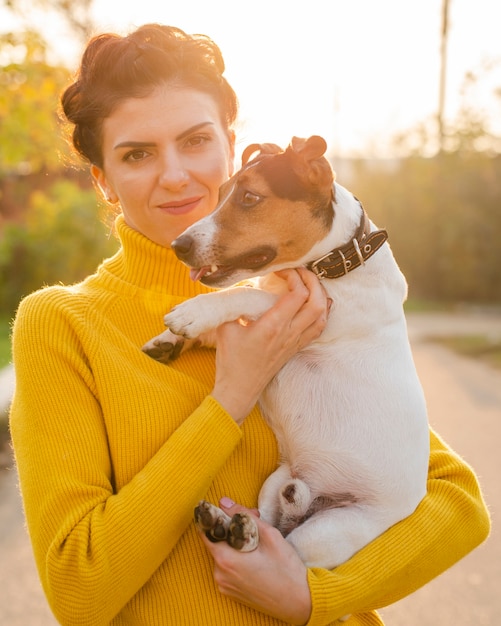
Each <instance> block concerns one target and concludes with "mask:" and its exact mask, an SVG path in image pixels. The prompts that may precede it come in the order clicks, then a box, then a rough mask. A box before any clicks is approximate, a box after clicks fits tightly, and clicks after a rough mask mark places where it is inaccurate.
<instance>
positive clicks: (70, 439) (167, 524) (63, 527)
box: [10, 299, 242, 626]
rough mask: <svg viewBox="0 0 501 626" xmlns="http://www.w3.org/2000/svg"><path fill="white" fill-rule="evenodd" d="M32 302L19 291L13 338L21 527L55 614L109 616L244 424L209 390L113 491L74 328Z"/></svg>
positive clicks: (173, 538)
mask: <svg viewBox="0 0 501 626" xmlns="http://www.w3.org/2000/svg"><path fill="white" fill-rule="evenodd" d="M41 308H42V307H40V306H38V308H37V315H36V316H35V315H34V314H33V311H32V309H33V305H30V302H29V299H28V302H26V301H25V302H24V304H22V305H21V307H20V310H19V312H18V316H17V318H16V324H15V328H14V336H13V352H14V361H15V368H16V379H17V382H16V391H15V397H14V400H13V404H12V409H11V420H10V425H11V433H12V440H13V444H14V449H15V453H16V462H17V467H18V472H19V477H20V485H21V490H22V493H23V501H24V506H25V514H26V518H27V522H28V529H29V533H30V538H31V542H32V545H33V550H34V554H35V559H36V562H37V567H38V571H39V575H40V578H41V581H42V584H43V587H44V590H45V593H46V595H47V598H48V601H49V603H50V605H51V608H52V610H53V612H54V614H55V615H56V617H57V618H58V619H59V620H60V621H61V623H64V624H76V623H79V624H80V623H85V624H87V625H89V626H90V625H91V624H106V623H109V622H110V621H111V620H112V619H113V617H114V616H115V615H116V614H117V613H118V612H119V611H120V610H121V609H122V608H123V607H124V606H125V604H126V603H127V602H128V601H129V600H130V599H131V598H132V597H133V596H134V594H135V593H136V592H137V591H138V590H139V589H140V588H141V587H142V586H143V585H144V584H145V583H146V582H147V581H148V580H149V579H150V577H151V576H152V574H153V573H154V572H155V570H156V569H157V568H158V567H159V566H160V564H161V563H162V562H163V561H164V560H165V559H166V558H167V557H168V556H169V554H170V552H171V551H172V550H173V549H174V547H175V545H176V543H177V542H178V540H179V538H180V536H181V535H182V534H183V532H184V531H185V530H186V528H187V526H188V525H189V523H190V522H191V520H192V511H193V504H194V502H196V501H197V500H198V499H200V498H202V497H204V495H205V493H206V492H207V489H208V488H209V486H210V484H211V482H212V480H213V478H214V476H215V474H216V473H217V472H218V470H219V469H220V467H221V466H222V465H223V464H224V463H225V461H226V459H227V458H228V457H229V456H230V455H231V453H232V452H233V451H234V449H235V447H236V446H237V444H238V443H239V442H240V440H241V437H242V433H241V430H240V428H239V427H238V426H237V425H236V424H235V422H234V421H233V420H232V419H231V417H230V416H229V415H227V414H226V413H225V412H224V410H223V409H222V408H221V406H220V405H219V404H218V403H217V402H216V401H215V400H214V399H213V398H211V397H210V396H208V397H206V398H205V400H203V401H202V403H201V404H200V406H198V408H196V409H195V410H194V411H193V413H192V414H191V415H187V416H186V419H185V420H184V422H183V423H182V424H181V426H180V427H179V428H178V429H177V430H176V431H175V432H174V433H173V434H172V436H171V437H169V439H168V440H167V441H166V442H165V443H164V445H163V446H162V447H161V448H160V449H159V450H158V451H157V452H156V454H154V455H153V456H152V458H151V459H150V461H149V462H148V463H147V464H146V465H145V466H144V468H143V469H142V470H141V471H140V472H139V473H138V474H136V475H135V477H134V478H133V479H132V480H131V481H130V482H129V483H128V484H126V485H125V486H124V487H122V488H121V489H120V490H118V491H117V490H115V489H114V488H113V472H112V468H111V467H110V455H109V449H108V441H107V435H106V431H105V428H104V425H103V417H102V411H101V407H100V404H99V402H98V400H97V397H96V391H95V389H94V388H93V379H92V373H91V371H90V367H89V364H88V362H87V360H86V357H85V355H84V354H83V352H82V348H81V346H80V344H79V340H78V338H77V337H76V336H75V333H74V332H73V331H72V329H71V327H68V326H67V325H66V326H65V325H64V324H62V323H61V320H60V318H61V316H60V315H59V318H58V313H57V311H56V312H55V311H53V310H52V311H47V312H46V313H43V314H41V313H40V309H41ZM45 308H50V307H45ZM34 324H36V325H37V329H36V331H34V330H33V325H34ZM54 333H58V334H59V335H60V336H61V337H60V338H61V340H60V341H57V342H55V341H54V340H53V339H51V336H52V335H53V334H54ZM165 410H166V411H168V410H169V409H168V405H167V404H166V408H165ZM70 598H71V600H70ZM82 615H85V622H81V621H78V620H79V619H80V618H79V617H78V616H82Z"/></svg>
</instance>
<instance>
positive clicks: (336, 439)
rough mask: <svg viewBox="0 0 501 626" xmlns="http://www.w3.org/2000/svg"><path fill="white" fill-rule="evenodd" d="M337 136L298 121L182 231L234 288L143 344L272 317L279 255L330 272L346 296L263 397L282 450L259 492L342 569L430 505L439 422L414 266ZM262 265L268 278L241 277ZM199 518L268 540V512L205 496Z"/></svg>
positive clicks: (334, 289) (273, 517) (310, 546)
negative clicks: (334, 147) (427, 374)
mask: <svg viewBox="0 0 501 626" xmlns="http://www.w3.org/2000/svg"><path fill="white" fill-rule="evenodd" d="M326 149H327V145H326V142H325V140H324V139H323V138H321V137H318V136H313V137H310V138H308V139H300V138H297V137H294V138H293V139H292V141H291V143H290V145H289V146H288V147H287V149H285V150H282V149H281V148H280V147H278V146H276V145H274V144H253V145H251V146H249V147H248V148H246V150H245V151H244V152H243V154H242V169H241V170H240V171H238V172H237V173H236V174H235V175H234V176H232V177H231V178H230V179H229V180H228V181H227V182H226V183H225V184H224V185H222V187H221V190H220V200H219V203H218V206H217V207H216V209H215V210H214V211H213V212H212V213H211V214H210V215H208V216H206V217H204V218H203V219H201V220H200V221H198V222H196V223H195V224H193V225H192V226H190V227H189V228H188V229H187V230H185V231H184V233H182V234H181V235H180V236H179V237H178V238H177V239H176V240H175V241H174V242H173V243H172V248H173V249H174V251H175V253H176V255H177V256H178V257H179V259H181V260H182V261H183V262H184V263H185V264H187V265H188V266H189V267H191V268H192V269H191V276H192V278H193V279H194V280H200V281H201V282H202V283H204V284H205V285H209V286H211V287H222V288H224V289H221V290H219V291H214V292H213V293H209V294H203V295H199V296H197V297H195V298H192V299H190V300H187V301H185V302H184V303H182V304H180V305H178V306H176V307H175V308H174V309H172V311H170V312H169V313H168V314H167V315H166V316H165V320H164V321H165V324H166V326H167V327H168V330H167V331H165V332H164V333H162V334H161V335H159V336H158V337H155V338H153V339H152V340H151V341H149V342H148V343H147V344H146V345H145V346H143V350H144V351H145V352H146V353H147V354H149V355H150V356H152V357H153V358H155V359H157V360H159V361H161V362H164V363H168V362H169V361H170V360H172V359H173V358H177V357H178V356H179V354H180V353H181V352H182V351H184V350H186V349H188V348H189V347H190V346H191V345H192V344H193V343H194V342H197V344H200V342H201V343H202V345H212V342H213V332H211V331H213V329H214V328H216V327H217V326H219V325H220V324H222V323H224V322H227V321H231V320H236V319H239V318H246V319H249V320H253V319H257V318H258V317H259V316H260V315H262V314H263V313H264V312H265V311H266V310H268V309H269V308H270V307H271V306H272V305H273V303H274V302H275V301H276V299H277V298H278V297H279V295H280V293H282V292H284V291H285V287H284V285H285V283H284V281H283V280H281V279H279V278H278V277H277V276H276V275H275V274H274V272H276V271H278V270H281V269H285V268H296V267H306V268H309V269H310V270H311V271H313V272H315V273H316V274H317V275H318V276H319V277H320V279H321V280H322V282H323V286H324V288H325V291H326V293H327V295H328V297H329V298H331V299H332V301H333V305H332V307H331V311H330V314H329V318H328V322H327V325H326V327H325V329H324V331H323V333H322V334H321V336H320V337H319V338H318V339H317V340H316V341H314V342H313V343H312V344H311V345H309V346H308V347H306V348H305V349H303V350H302V351H300V352H298V353H297V354H296V355H295V356H294V357H293V358H291V359H290V360H289V361H288V362H287V363H286V365H284V367H283V368H282V369H281V370H280V372H279V373H278V374H277V375H276V376H275V378H274V379H273V380H272V381H271V382H270V383H269V385H268V386H267V388H266V389H265V391H264V392H263V394H262V396H261V398H260V401H259V404H260V408H261V411H262V414H263V416H264V418H265V419H266V420H267V421H268V423H269V424H270V426H271V428H272V429H273V431H274V433H275V436H276V439H277V443H278V446H279V452H280V459H281V461H280V465H279V467H278V468H277V469H276V471H275V472H273V473H272V474H271V475H270V476H269V477H268V478H267V480H266V481H265V483H264V484H263V486H262V489H261V492H260V494H259V501H258V507H259V511H260V516H261V518H262V519H264V520H265V521H267V522H269V523H270V524H273V525H274V526H275V527H277V528H278V529H280V531H281V532H282V534H283V535H284V536H285V537H286V539H287V540H288V541H289V542H290V543H291V544H292V545H293V546H294V548H295V549H296V550H297V552H298V553H299V556H300V557H301V559H302V560H303V562H304V563H305V564H306V566H308V567H325V568H328V569H332V568H334V567H336V566H338V565H340V564H341V563H343V562H345V561H346V560H347V559H349V558H350V557H351V556H352V555H353V554H355V553H356V552H358V551H359V550H360V549H361V548H363V547H364V546H365V545H367V544H368V543H369V542H371V541H372V540H373V539H375V538H376V537H377V536H379V535H380V534H381V533H383V532H384V531H385V530H387V529H388V528H389V527H390V526H392V525H393V524H395V523H397V522H399V521H400V520H402V519H404V518H405V517H407V516H408V515H410V514H411V513H412V512H413V511H414V510H415V509H416V507H417V506H418V504H419V503H420V501H421V500H422V498H423V497H424V495H425V493H426V481H427V471H428V460H429V431H428V418H427V411H426V403H425V398H424V395H423V391H422V387H421V384H420V381H419V378H418V375H417V372H416V369H415V366H414V362H413V358H412V353H411V348H410V345H409V340H408V335H407V327H406V321H405V316H404V312H403V302H404V301H405V299H406V297H407V283H406V280H405V278H404V276H403V274H402V272H401V271H400V269H399V267H398V265H397V263H396V261H395V259H394V257H393V254H392V251H391V249H390V246H389V244H388V242H387V233H386V231H385V230H379V229H378V228H377V227H376V226H375V225H374V224H373V223H372V222H371V221H370V219H369V218H368V216H367V214H366V212H365V210H364V208H363V207H362V205H361V203H360V202H359V201H358V200H357V199H356V198H355V197H354V196H353V194H351V193H350V192H349V191H348V190H346V189H345V188H344V187H342V186H341V185H339V184H338V183H337V182H336V181H335V175H334V172H333V170H332V168H331V166H330V164H329V161H328V160H327V158H326V157H325V152H326ZM256 153H257V154H256ZM250 157H252V158H250ZM249 279H256V281H255V284H254V288H249V287H248V286H246V285H242V284H241V285H236V286H234V285H235V284H236V283H239V282H242V281H246V280H249ZM195 518H196V521H197V523H198V524H199V526H200V527H201V528H202V529H203V530H204V531H205V532H206V533H207V536H209V538H211V539H212V540H213V541H219V540H226V541H228V542H229V543H230V545H233V546H234V547H235V548H236V549H239V550H244V551H248V550H253V549H255V548H256V547H257V545H258V542H259V537H258V533H257V526H256V523H255V520H254V518H253V517H252V515H247V514H241V515H240V514H239V515H237V516H235V517H234V518H232V519H230V518H229V516H227V515H226V514H225V513H224V512H223V511H222V510H221V509H219V508H218V507H216V506H214V505H213V504H211V503H209V502H206V501H202V502H200V503H199V505H198V506H197V508H196V509H195Z"/></svg>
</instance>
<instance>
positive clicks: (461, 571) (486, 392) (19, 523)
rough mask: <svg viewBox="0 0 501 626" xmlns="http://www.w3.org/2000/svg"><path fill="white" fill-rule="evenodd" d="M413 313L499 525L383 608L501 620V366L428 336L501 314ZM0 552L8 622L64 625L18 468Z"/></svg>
mask: <svg viewBox="0 0 501 626" xmlns="http://www.w3.org/2000/svg"><path fill="white" fill-rule="evenodd" d="M408 319H409V334H410V337H411V341H412V345H413V350H414V356H415V360H416V365H417V368H418V371H419V374H420V377H421V381H422V383H423V387H424V389H425V393H426V397H427V401H428V407H429V413H430V422H431V424H432V426H433V427H434V428H435V429H436V430H438V432H440V434H441V435H442V436H443V437H444V438H445V439H446V440H447V441H448V442H449V444H450V445H451V446H452V447H453V448H455V449H456V450H457V451H458V452H459V453H461V454H462V456H463V457H464V458H465V459H466V460H467V461H468V462H469V463H470V464H471V465H472V466H473V467H474V468H475V470H476V471H477V473H478V475H479V476H480V480H481V483H482V486H483V490H484V493H485V497H486V500H487V502H488V504H489V507H490V510H491V514H492V518H493V532H492V535H491V537H490V538H489V540H488V541H487V542H486V543H485V544H484V545H483V546H481V547H480V548H478V549H477V550H476V551H474V552H473V553H471V554H470V555H468V556H467V557H466V558H465V559H463V560H462V561H461V562H460V563H458V564H456V565H455V566H454V567H453V568H451V569H450V570H448V571H447V572H446V573H445V574H443V575H442V576H440V577H439V578H437V579H436V580H434V581H432V582H431V583H429V584H428V585H427V586H426V587H424V588H423V589H421V590H419V591H418V592H416V593H415V594H413V595H412V596H410V597H409V598H406V599H404V600H402V601H401V602H399V603H397V604H395V605H393V606H391V607H388V608H386V609H385V610H384V611H383V612H382V613H383V615H384V617H385V621H386V623H387V625H388V626H432V625H433V626H472V625H475V626H499V625H500V624H501V594H500V593H499V585H500V583H501V531H500V530H499V527H498V524H497V521H498V520H499V517H500V515H501V490H500V489H499V476H501V455H500V453H499V442H500V441H501V373H500V372H499V371H496V370H494V369H491V368H489V367H488V366H485V365H483V364H481V363H478V362H476V361H473V360H470V359H466V358H461V357H458V356H456V355H454V354H453V353H451V352H449V351H448V350H446V349H444V348H441V347H439V346H437V345H434V344H433V343H429V342H427V341H426V337H427V336H428V335H429V334H434V333H435V334H447V333H449V334H456V333H459V332H465V333H473V332H475V331H479V332H480V331H481V332H490V333H494V334H497V335H501V315H497V316H494V315H493V316H486V315H481V314H478V315H475V314H473V315H472V314H468V315H466V314H465V315H456V316H454V317H452V318H451V317H450V316H448V315H415V316H409V318H408ZM0 554H2V558H1V559H0V624H2V626H54V625H56V624H57V622H56V621H55V620H54V618H53V617H52V616H51V614H50V611H49V609H48V608H47V604H46V602H45V599H44V597H43V594H42V591H41V588H40V583H39V582H38V578H37V575H36V570H35V565H34V562H33V557H32V555H31V549H30V546H29V541H28V538H27V535H26V531H25V528H24V523H23V515H22V510H21V504H20V500H19V496H18V494H17V490H16V474H15V471H14V470H12V469H10V470H4V471H2V472H0ZM152 626H153V625H152ZM155 626H156V625H155ZM158 626H160V625H158Z"/></svg>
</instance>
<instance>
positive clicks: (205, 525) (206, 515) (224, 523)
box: [195, 500, 231, 542]
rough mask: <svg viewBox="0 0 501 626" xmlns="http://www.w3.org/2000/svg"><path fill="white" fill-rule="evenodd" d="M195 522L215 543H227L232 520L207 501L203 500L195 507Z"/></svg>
mask: <svg viewBox="0 0 501 626" xmlns="http://www.w3.org/2000/svg"><path fill="white" fill-rule="evenodd" d="M195 522H196V523H197V525H198V527H199V528H200V529H201V530H203V531H204V533H205V536H206V537H207V538H208V539H210V540H211V541H213V542H217V541H226V540H227V537H228V532H229V528H230V522H231V518H230V516H229V515H226V513H225V512H224V511H222V510H221V509H219V508H218V507H217V506H214V505H213V504H211V503H210V502H207V501H206V500H201V501H200V502H199V503H198V506H196V507H195Z"/></svg>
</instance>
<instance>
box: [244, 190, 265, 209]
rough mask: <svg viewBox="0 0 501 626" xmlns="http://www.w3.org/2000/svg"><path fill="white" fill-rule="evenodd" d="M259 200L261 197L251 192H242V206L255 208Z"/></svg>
mask: <svg viewBox="0 0 501 626" xmlns="http://www.w3.org/2000/svg"><path fill="white" fill-rule="evenodd" d="M260 200H261V196H258V195H257V193H252V191H244V192H243V193H242V206H244V207H246V208H249V207H253V206H255V205H256V204H257V203H258V202H259V201H260Z"/></svg>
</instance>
